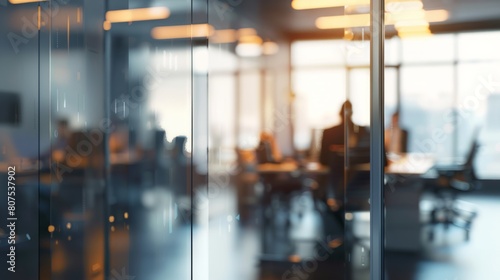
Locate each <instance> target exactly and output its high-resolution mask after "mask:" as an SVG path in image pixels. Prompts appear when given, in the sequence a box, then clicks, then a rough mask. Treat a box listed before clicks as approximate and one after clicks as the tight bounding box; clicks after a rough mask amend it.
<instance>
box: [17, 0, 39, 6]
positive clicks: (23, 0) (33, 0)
mask: <svg viewBox="0 0 500 280" xmlns="http://www.w3.org/2000/svg"><path fill="white" fill-rule="evenodd" d="M45 1H46V0H9V3H11V4H14V5H15V4H26V3H37V2H45Z"/></svg>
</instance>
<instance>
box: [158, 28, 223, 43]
mask: <svg viewBox="0 0 500 280" xmlns="http://www.w3.org/2000/svg"><path fill="white" fill-rule="evenodd" d="M213 34H214V28H213V27H212V26H211V25H209V24H192V25H177V26H159V27H155V28H153V29H152V30H151V36H152V37H153V38H154V39H157V40H167V39H182V38H204V37H210V36H212V35H213Z"/></svg>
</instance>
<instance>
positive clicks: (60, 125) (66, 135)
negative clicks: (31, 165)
mask: <svg viewBox="0 0 500 280" xmlns="http://www.w3.org/2000/svg"><path fill="white" fill-rule="evenodd" d="M70 137H71V129H70V127H69V122H68V120H67V119H60V120H59V121H57V128H56V133H55V138H54V141H53V142H52V144H51V145H50V148H49V149H48V150H47V151H45V152H42V153H41V154H40V160H41V161H42V163H44V164H47V163H48V161H49V159H52V160H53V161H56V162H62V161H64V159H65V156H66V152H65V149H66V147H68V144H69V140H70Z"/></svg>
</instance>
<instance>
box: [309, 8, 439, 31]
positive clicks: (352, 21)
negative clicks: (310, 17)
mask: <svg viewBox="0 0 500 280" xmlns="http://www.w3.org/2000/svg"><path fill="white" fill-rule="evenodd" d="M447 19H448V11H446V10H431V11H424V10H421V11H406V12H401V13H396V14H391V13H386V14H385V24H386V25H393V24H395V23H396V22H398V23H399V22H403V21H416V20H425V21H427V22H441V21H445V20H447ZM363 26H370V14H357V15H344V16H328V17H319V18H318V19H316V27H317V28H319V29H336V28H351V27H363Z"/></svg>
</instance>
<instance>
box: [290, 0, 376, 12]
mask: <svg viewBox="0 0 500 280" xmlns="http://www.w3.org/2000/svg"><path fill="white" fill-rule="evenodd" d="M351 5H352V6H353V5H370V0H293V1H292V8H294V9H295V10H309V9H322V8H334V7H344V6H351Z"/></svg>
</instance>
